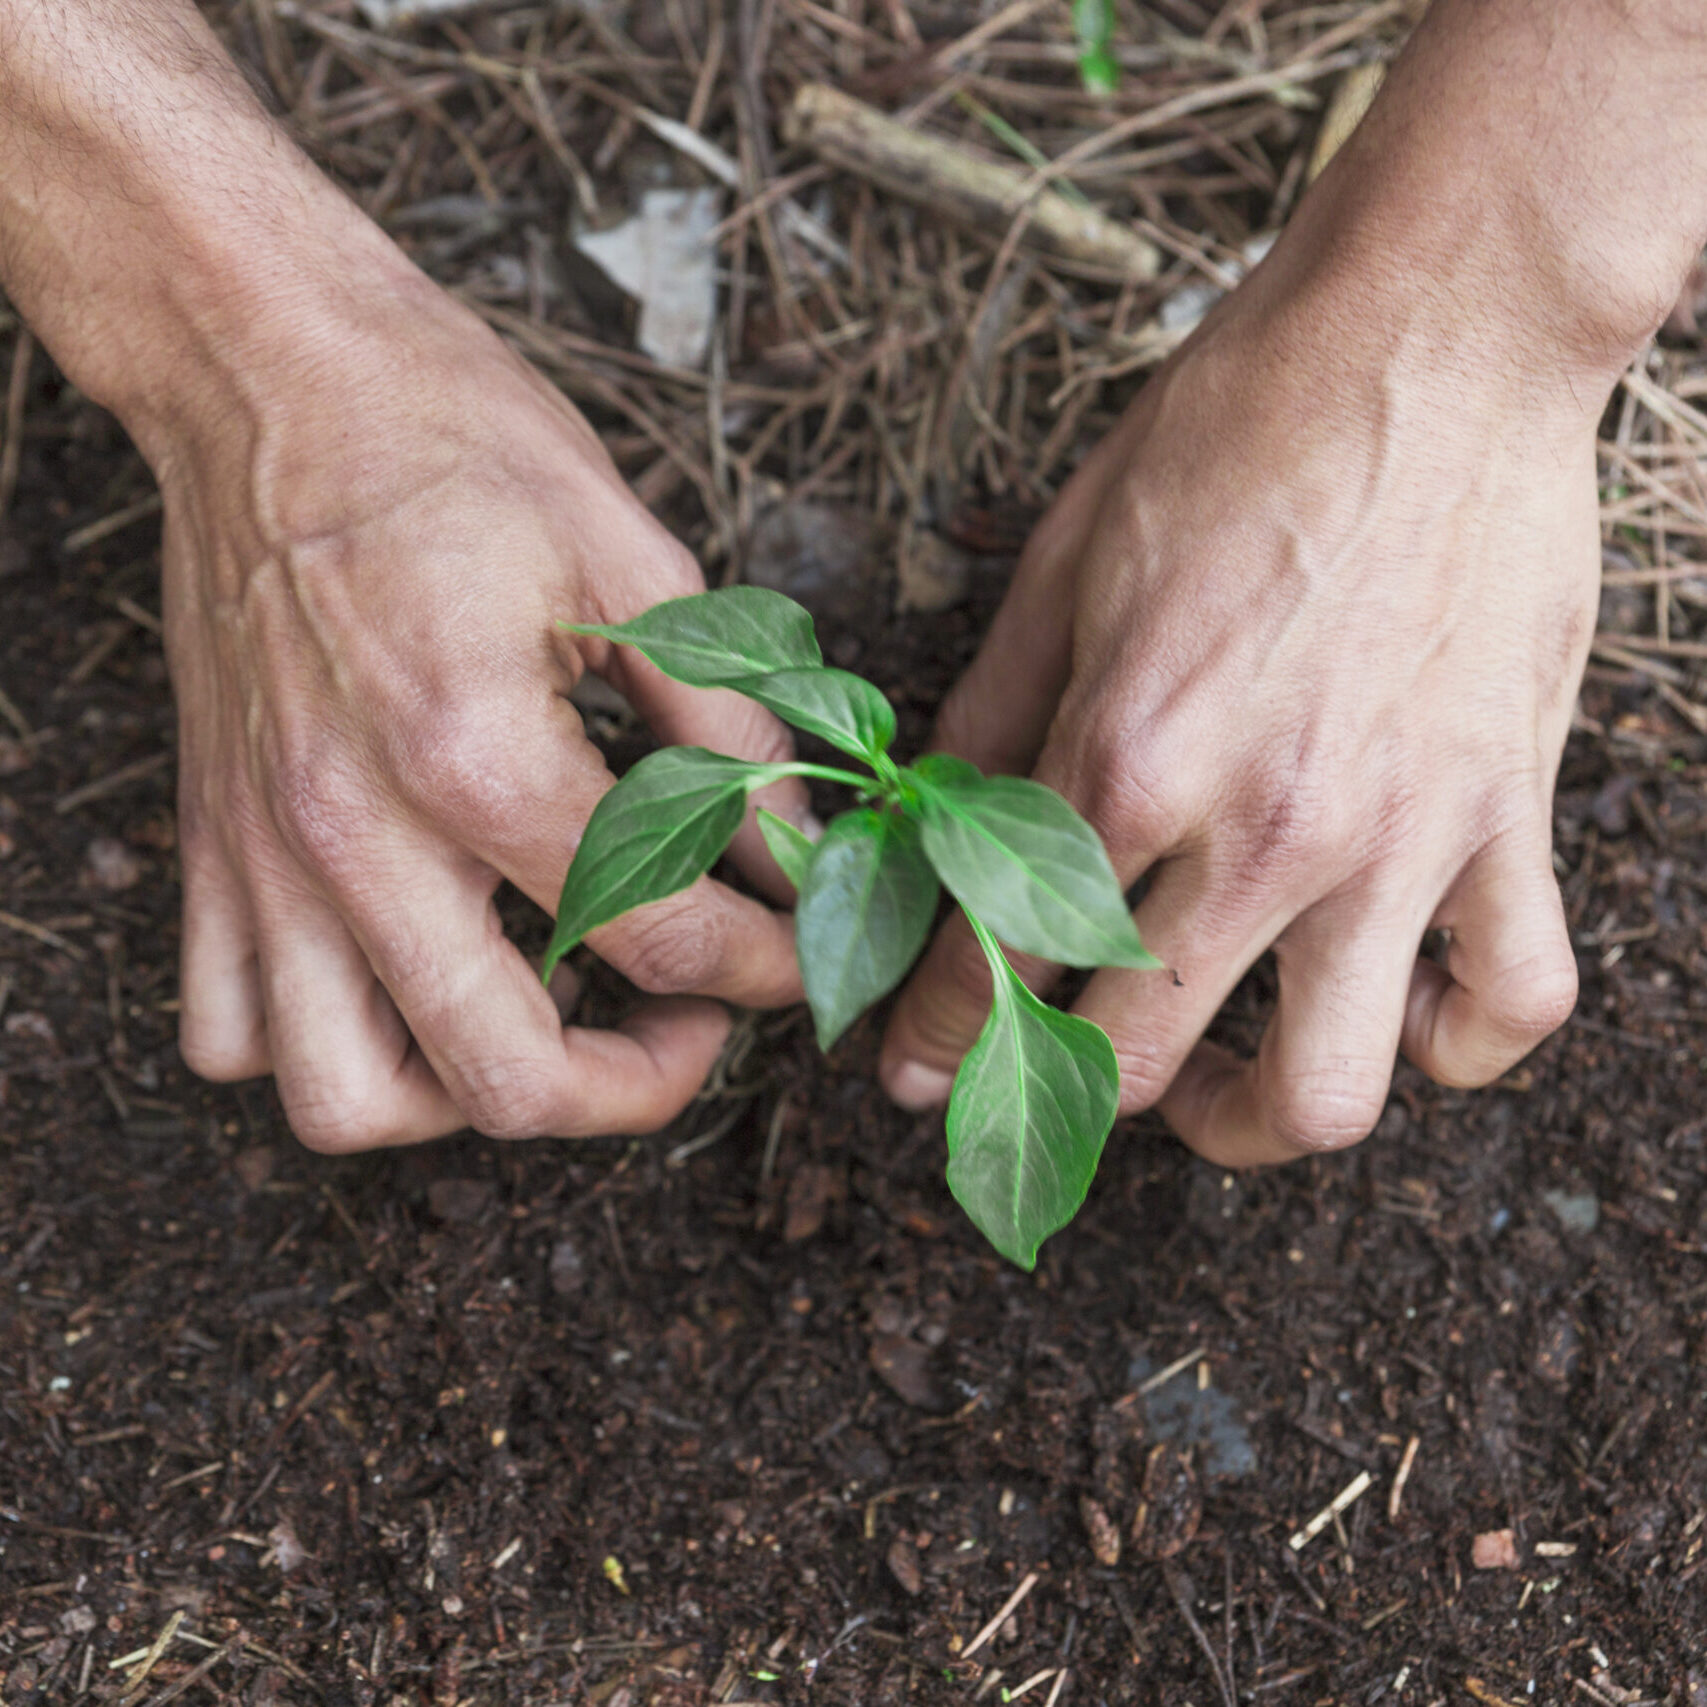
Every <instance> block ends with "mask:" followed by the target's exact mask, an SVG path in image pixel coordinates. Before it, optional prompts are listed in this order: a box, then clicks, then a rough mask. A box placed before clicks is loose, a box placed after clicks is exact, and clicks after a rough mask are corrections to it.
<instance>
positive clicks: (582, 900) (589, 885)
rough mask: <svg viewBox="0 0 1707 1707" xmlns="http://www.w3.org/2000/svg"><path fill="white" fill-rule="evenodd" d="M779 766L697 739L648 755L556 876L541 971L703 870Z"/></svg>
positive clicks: (598, 811)
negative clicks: (559, 887) (752, 794)
mask: <svg viewBox="0 0 1707 1707" xmlns="http://www.w3.org/2000/svg"><path fill="white" fill-rule="evenodd" d="M786 769H787V767H786V766H783V765H755V764H749V763H747V761H746V760H744V759H731V758H729V757H727V756H726V755H724V754H722V753H712V752H708V751H707V750H706V749H705V748H704V747H666V748H664V749H663V750H662V751H661V752H657V753H649V754H647V756H646V757H645V758H643V759H642V760H641V761H640V762H639V763H638V764H637V765H635V767H634V768H633V769H632V770H631V771H629V773H628V774H627V775H626V776H625V777H623V779H622V780H621V781H620V782H618V783H617V784H616V786H615V787H614V788H612V789H611V790H610V791H609V792H608V793H606V794H605V795H604V797H603V798H602V799H601V800H600V801H599V803H598V805H597V806H595V807H594V808H593V815H592V817H590V818H589V819H588V820H587V828H586V830H585V832H584V833H583V834H582V837H581V845H580V846H579V847H578V848H576V850H575V858H574V860H573V861H572V862H571V864H570V866H569V875H568V876H567V877H566V878H565V879H564V880H563V898H562V899H561V900H560V901H559V902H558V904H557V928H556V929H555V930H554V931H553V932H552V933H551V943H550V945H549V946H548V947H547V949H546V951H545V965H544V968H543V973H542V975H543V976H546V977H549V976H550V974H551V969H552V967H554V966H555V965H556V964H557V962H558V961H559V960H561V959H562V958H563V956H564V955H566V954H567V953H568V952H569V950H570V949H572V948H573V947H574V946H575V944H576V943H578V942H579V941H580V940H581V938H582V937H584V936H585V935H586V934H587V932H588V931H592V930H597V929H598V927H599V926H600V925H603V924H609V922H610V921H611V920H612V919H614V918H618V917H620V916H621V915H622V914H623V913H626V912H628V911H629V910H630V909H631V908H633V907H642V906H644V905H645V904H646V903H647V902H648V901H658V900H662V899H663V897H664V896H666V895H674V894H675V893H676V892H677V891H678V890H681V889H686V888H687V886H688V885H689V884H690V883H692V882H693V881H694V879H695V878H697V877H703V876H704V875H705V873H706V872H708V871H709V870H710V869H711V867H712V865H713V863H714V862H715V861H716V859H717V856H718V855H719V854H720V853H722V852H723V850H724V849H725V848H726V847H728V845H729V841H730V838H731V837H732V836H733V835H734V834H735V832H736V831H737V830H738V829H740V827H741V818H742V816H743V814H744V813H745V812H746V810H747V794H748V791H749V790H751V789H755V788H762V787H764V785H765V784H766V783H768V782H774V781H775V780H776V779H777V777H778V776H780V775H782V774H783V773H784V772H785V771H786Z"/></svg>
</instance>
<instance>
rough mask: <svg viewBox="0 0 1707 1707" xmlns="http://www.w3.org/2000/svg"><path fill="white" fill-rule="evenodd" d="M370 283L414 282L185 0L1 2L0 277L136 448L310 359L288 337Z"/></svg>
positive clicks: (402, 285)
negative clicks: (218, 396) (220, 397)
mask: <svg viewBox="0 0 1707 1707" xmlns="http://www.w3.org/2000/svg"><path fill="white" fill-rule="evenodd" d="M376 275H377V276H380V277H387V276H394V277H395V282H396V286H397V288H399V289H409V288H413V286H414V285H415V283H416V282H417V281H418V280H419V275H417V274H415V273H414V272H413V269H411V268H409V267H408V266H407V264H406V263H405V262H404V261H403V258H402V257H401V256H400V255H399V254H398V253H397V251H396V250H395V249H393V248H392V246H391V245H390V244H389V243H388V242H387V241H386V240H385V238H384V237H383V236H382V235H381V234H380V232H379V231H378V230H377V228H376V227H374V226H373V225H372V224H371V223H370V222H369V221H368V220H366V219H365V218H364V217H363V216H362V215H361V214H360V213H359V211H358V210H357V209H355V208H354V207H353V206H351V205H350V204H349V203H348V202H347V201H346V200H345V199H344V198H343V197H342V196H341V195H340V194H339V193H338V192H337V191H336V190H335V189H334V188H333V187H332V186H331V185H330V184H329V183H328V182H327V181H326V180H325V179H324V178H323V177H322V176H321V175H320V174H319V173H318V172H317V171H316V170H315V169H314V167H313V166H312V165H311V164H310V162H309V161H308V160H307V159H306V158H304V156H303V155H302V154H301V153H300V152H299V151H298V150H297V149H296V148H295V147H294V146H293V145H292V144H291V142H290V141H289V139H288V138H287V137H286V136H285V135H284V133H283V131H282V130H281V129H280V128H279V127H278V126H277V125H276V124H275V123H273V121H272V120H271V119H270V118H269V117H268V116H267V115H266V114H265V113H264V112H263V111H262V110H261V108H260V107H259V105H258V104H257V103H256V102H255V100H254V98H253V97H252V95H251V94H250V92H249V90H248V89H247V87H246V86H245V85H244V83H243V80H242V78H241V76H240V75H239V74H238V72H237V70H236V68H235V67H234V66H232V65H231V63H230V61H229V60H228V59H227V58H226V57H225V55H224V53H223V51H222V50H221V48H220V46H219V43H218V42H217V40H216V39H215V38H214V36H213V35H212V33H211V32H210V31H209V30H208V28H207V26H206V24H205V23H204V22H203V20H202V19H201V17H200V15H199V14H198V13H197V11H196V10H195V8H194V6H193V5H192V4H190V3H189V0H0V283H3V284H4V286H5V288H6V291H7V292H8V294H9V295H10V296H11V298H12V300H13V301H14V302H15V303H16V305H17V306H18V308H19V309H20V311H21V312H22V313H23V314H24V316H25V317H26V318H27V319H28V320H29V321H30V322H31V324H32V325H33V326H34V327H35V329H36V330H37V332H38V333H39V334H40V335H41V337H42V339H43V340H44V342H45V343H46V344H47V345H48V347H49V348H50V349H51V350H52V352H53V354H54V355H55V357H56V358H57V359H58V361H59V362H60V363H61V365H62V366H63V367H64V368H65V370H66V372H67V373H68V374H69V375H70V376H71V378H72V379H73V380H74V381H75V382H76V383H77V384H78V385H79V386H80V387H81V388H82V389H84V390H85V391H86V392H88V393H89V395H91V396H92V397H94V398H95V399H96V400H97V401H99V402H101V403H103V404H105V405H106V406H107V407H109V408H111V409H113V410H115V411H116V412H117V413H118V414H119V415H120V417H121V418H122V419H124V421H125V422H126V424H127V426H129V427H130V429H131V431H132V432H133V434H135V435H136V436H137V437H138V439H139V442H141V443H142V444H143V448H144V450H145V451H147V450H149V449H150V448H151V444H152V443H155V442H163V441H164V440H165V439H167V438H169V437H170V435H171V433H172V430H173V428H174V426H175V424H176V417H177V416H178V415H179V414H180V413H181V412H182V411H184V410H186V409H188V408H192V407H197V406H200V405H199V402H198V400H204V399H206V398H207V396H208V395H209V394H210V393H211V392H213V391H217V390H218V389H220V388H221V387H222V386H230V385H237V386H239V387H240V383H241V377H242V375H243V374H244V373H245V372H248V373H259V372H263V371H266V370H268V369H270V368H273V367H274V366H275V365H276V364H278V363H288V362H301V361H304V360H312V359H313V352H312V350H305V349H303V348H302V347H301V342H302V332H303V328H304V326H305V325H311V324H313V323H315V322H316V321H317V320H321V321H323V320H325V319H326V318H328V317H329V316H330V317H336V316H337V315H340V314H352V315H354V314H359V312H360V294H361V291H362V289H363V288H366V289H368V290H370V291H371V289H372V283H373V280H374V279H375V277H376ZM228 402H229V399H228Z"/></svg>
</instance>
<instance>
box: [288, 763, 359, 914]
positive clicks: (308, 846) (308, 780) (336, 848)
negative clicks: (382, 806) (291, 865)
mask: <svg viewBox="0 0 1707 1707" xmlns="http://www.w3.org/2000/svg"><path fill="white" fill-rule="evenodd" d="M271 780H272V796H273V819H274V822H275V823H276V824H277V826H278V829H279V833H280V835H281V836H282V837H283V838H284V841H285V843H286V845H287V846H288V847H289V848H290V849H291V851H292V852H293V853H295V854H296V856H297V857H298V858H299V859H300V860H301V861H302V862H303V864H304V865H306V866H307V867H308V868H309V869H310V870H312V871H315V872H318V873H319V874H320V875H321V876H323V877H325V878H327V879H328V880H330V881H332V882H334V883H337V882H339V881H341V880H342V879H343V878H344V877H346V876H347V875H348V874H350V873H351V872H352V871H353V870H354V869H355V867H356V866H357V865H358V864H359V862H360V859H361V848H362V841H363V833H364V831H365V830H366V829H367V827H368V826H369V825H370V824H371V823H372V821H373V807H372V800H371V796H370V794H369V791H368V789H367V788H366V786H365V785H364V783H363V782H362V781H361V779H360V778H359V777H358V776H357V775H356V774H355V772H354V771H353V770H352V768H351V767H350V766H349V765H347V764H343V763H340V762H338V761H335V760H326V759H323V758H321V757H320V756H318V755H311V754H307V753H304V754H300V755H294V756H292V757H291V758H289V759H286V760H284V761H282V762H281V763H280V764H278V765H277V766H276V767H275V768H274V771H273V776H272V779H271Z"/></svg>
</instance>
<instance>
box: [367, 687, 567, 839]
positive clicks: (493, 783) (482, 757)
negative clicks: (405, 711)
mask: <svg viewBox="0 0 1707 1707" xmlns="http://www.w3.org/2000/svg"><path fill="white" fill-rule="evenodd" d="M394 727H395V731H396V732H395V734H394V735H393V737H392V742H391V748H392V750H391V755H390V757H391V764H392V767H393V770H394V772H395V774H396V778H397V786H398V789H399V791H400V792H401V794H402V795H403V797H404V798H405V799H406V800H408V801H410V802H411V803H412V804H414V805H415V806H416V807H418V808H420V809H421V810H423V811H425V812H426V813H428V814H429V815H430V816H431V817H433V818H435V819H437V820H439V821H440V822H444V823H450V824H470V825H478V826H480V829H481V832H482V834H483V835H486V836H488V837H493V838H496V839H498V840H500V841H503V840H507V839H509V838H510V836H511V834H512V832H514V831H515V830H516V829H518V828H522V827H525V826H526V824H527V823H528V822H529V821H530V819H531V818H532V816H533V811H534V807H533V803H532V802H531V801H530V799H529V798H528V791H527V789H526V788H525V786H524V785H523V784H522V782H521V780H520V779H519V778H518V776H517V773H516V765H515V759H514V755H515V751H516V744H517V743H516V724H515V719H514V717H513V716H512V715H510V714H509V708H508V707H507V706H505V705H504V704H502V703H501V702H500V701H498V700H497V699H496V698H495V697H494V696H492V695H490V694H486V695H482V694H480V693H478V692H475V693H468V694H462V695H459V696H456V697H454V698H453V700H452V702H451V703H450V705H449V706H448V707H446V708H445V709H444V710H442V711H441V712H439V713H438V714H437V715H435V716H433V717H431V718H421V719H417V718H401V719H398V720H397V721H396V723H395V726H394Z"/></svg>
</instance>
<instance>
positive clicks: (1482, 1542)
mask: <svg viewBox="0 0 1707 1707" xmlns="http://www.w3.org/2000/svg"><path fill="white" fill-rule="evenodd" d="M1470 1563H1471V1564H1472V1565H1474V1566H1475V1567H1476V1569H1477V1570H1478V1571H1515V1570H1516V1569H1517V1540H1516V1538H1515V1536H1514V1535H1513V1534H1512V1532H1511V1530H1509V1529H1487V1530H1484V1531H1483V1532H1482V1533H1481V1534H1480V1535H1478V1536H1477V1537H1476V1539H1475V1540H1474V1541H1473V1542H1471V1544H1470Z"/></svg>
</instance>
